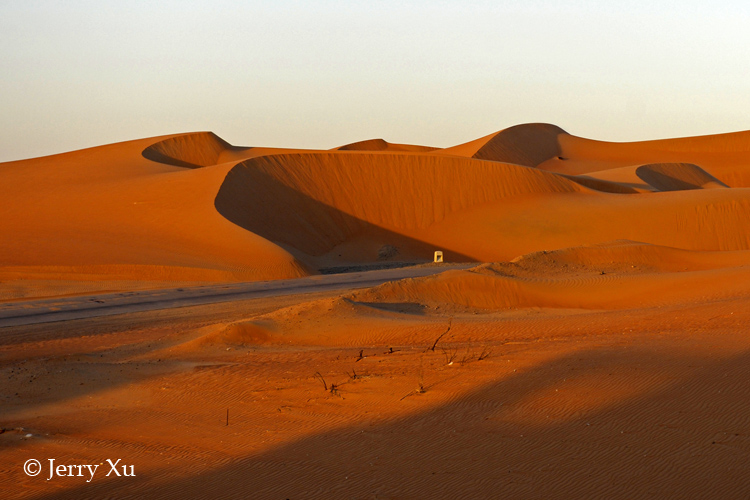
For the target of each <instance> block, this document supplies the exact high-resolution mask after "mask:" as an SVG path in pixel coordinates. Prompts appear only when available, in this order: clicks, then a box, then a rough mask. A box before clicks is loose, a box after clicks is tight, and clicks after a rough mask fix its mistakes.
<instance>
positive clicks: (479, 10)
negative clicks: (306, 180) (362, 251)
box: [0, 0, 750, 161]
mask: <svg viewBox="0 0 750 500" xmlns="http://www.w3.org/2000/svg"><path fill="white" fill-rule="evenodd" d="M709 4H710V5H709ZM749 21H750V3H749V2H745V1H722V0H717V1H714V2H706V1H703V0H701V1H696V0H683V1H671V0H664V1H659V2H654V1H653V0H650V1H640V0H638V1H636V0H618V1H615V2H609V1H606V0H599V1H593V0H592V1H589V0H578V1H567V2H563V1H552V0H526V1H503V0H495V1H471V0H460V1H459V0H455V1H453V0H450V1H448V0H446V1H439V0H431V1H427V0H425V1H409V0H398V1H392V0H382V1H377V0H370V1H368V2H359V1H355V0H348V1H334V0H320V1H315V0H308V1H289V0H273V1H239V0H212V1H189V0H182V1H159V0H149V1H140V0H129V1H128V2H120V1H117V2H115V1H107V0H96V1H82V0H68V1H65V2H60V1H37V0H0V68H1V70H0V161H10V160H17V159H22V158H30V157H37V156H44V155H49V154H55V153H61V152H65V151H71V150H75V149H81V148H86V147H92V146H97V145H102V144H108V143H112V142H119V141H125V140H131V139H139V138H144V137H151V136H158V135H164V134H171V133H179V132H191V131H200V130H211V131H213V132H215V133H216V134H218V135H219V136H221V137H222V138H224V139H225V140H227V141H229V142H230V143H232V144H235V145H238V146H272V147H295V148H316V149H328V148H332V147H336V146H340V145H343V144H347V143H350V142H355V141H359V140H364V139H371V138H377V137H381V138H383V139H385V140H387V141H389V142H397V143H411V144H423V145H429V146H438V147H447V146H451V145H455V144H460V143H463V142H467V141H470V140H472V139H476V138H478V137H481V136H484V135H487V134H490V133H492V132H495V131H498V130H501V129H504V128H507V127H510V126H513V125H517V124H520V123H529V122H546V123H553V124H555V125H558V126H560V127H562V128H563V129H565V130H566V131H568V132H569V133H571V134H574V135H578V136H582V137H588V138H592V139H600V140H608V141H632V140H647V139H658V138H665V137H681V136H690V135H703V134H712V133H723V132H733V131H739V130H748V129H750V53H749V52H750V30H749V29H747V26H749V25H750V23H749Z"/></svg>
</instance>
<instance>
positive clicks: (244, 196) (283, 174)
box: [216, 153, 586, 255]
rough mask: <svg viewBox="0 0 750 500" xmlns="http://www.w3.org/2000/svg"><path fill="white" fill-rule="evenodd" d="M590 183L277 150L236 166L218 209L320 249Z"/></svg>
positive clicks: (410, 231)
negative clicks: (369, 233)
mask: <svg viewBox="0 0 750 500" xmlns="http://www.w3.org/2000/svg"><path fill="white" fill-rule="evenodd" d="M585 189H586V188H583V187H581V186H580V185H578V184H576V183H574V182H572V181H570V180H568V179H565V178H563V177H560V176H557V175H554V174H549V173H546V172H541V171H538V170H534V169H529V168H525V167H520V166H516V165H508V164H502V163H496V162H482V161H476V160H468V159H459V158H447V157H438V156H429V155H396V154H375V153H356V154H355V153H348V154H347V153H317V154H295V155H274V156H266V157H262V158H255V159H252V160H248V161H246V162H244V163H241V164H239V165H237V166H236V167H234V168H233V169H232V170H231V171H230V172H229V173H228V174H227V177H226V179H225V181H224V183H223V184H222V186H221V189H220V190H219V193H218V195H217V197H216V208H217V210H218V211H219V213H221V214H222V215H224V216H225V217H226V218H227V219H229V220H230V221H232V222H234V223H235V224H237V225H239V226H242V227H244V228H246V229H248V230H249V231H252V232H253V233H256V234H259V235H262V236H263V237H264V238H266V239H269V240H271V241H275V242H280V243H284V244H286V245H289V246H291V247H294V248H295V249H297V250H300V251H302V252H304V253H306V254H308V255H320V254H322V253H325V252H327V251H328V250H330V249H331V248H333V247H334V246H336V245H338V244H340V243H342V242H344V241H346V240H347V239H349V238H352V237H354V236H355V235H357V234H359V233H361V232H363V231H366V230H368V229H371V228H373V227H378V228H384V229H387V230H388V231H391V232H392V233H395V234H400V235H403V236H406V237H413V235H414V231H415V230H418V229H425V228H428V227H429V226H431V225H432V224H433V223H435V222H437V221H440V220H442V219H444V218H445V217H446V215H448V214H450V213H454V212H459V211H461V210H463V209H466V208H469V207H472V206H476V205H481V204H486V203H488V202H493V201H497V200H500V199H503V198H508V197H514V196H519V195H528V194H532V193H535V194H540V193H563V192H566V193H574V192H583V191H584V190H585Z"/></svg>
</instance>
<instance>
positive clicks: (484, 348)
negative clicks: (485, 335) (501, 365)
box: [477, 345, 492, 361]
mask: <svg viewBox="0 0 750 500" xmlns="http://www.w3.org/2000/svg"><path fill="white" fill-rule="evenodd" d="M490 354H492V349H490V348H489V347H487V346H486V345H483V346H482V351H481V352H480V353H479V356H478V357H477V361H482V360H483V359H487V358H489V357H490Z"/></svg>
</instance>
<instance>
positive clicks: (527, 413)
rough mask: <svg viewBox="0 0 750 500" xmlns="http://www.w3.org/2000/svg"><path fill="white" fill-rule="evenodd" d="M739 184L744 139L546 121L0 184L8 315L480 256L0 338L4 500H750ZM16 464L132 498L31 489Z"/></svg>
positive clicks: (748, 161)
mask: <svg viewBox="0 0 750 500" xmlns="http://www.w3.org/2000/svg"><path fill="white" fill-rule="evenodd" d="M747 165H750V132H739V133H734V134H723V135H716V136H707V137H696V138H684V139H670V140H660V141H647V142H639V143H606V142H599V141H592V140H588V139H582V138H578V137H574V136H571V135H569V134H567V133H566V132H565V131H563V130H562V129H560V128H558V127H555V126H552V125H545V124H530V125H520V126H517V127H512V128H510V129H506V130H503V131H501V132H498V133H495V134H491V135H489V136H486V137H483V138H481V139H477V140H476V141H472V142H469V143H467V144H462V145H458V146H455V147H452V148H446V149H438V148H430V147H425V146H410V145H403V144H391V143H387V142H386V141H384V140H382V139H373V140H369V141H363V142H360V143H354V144H350V145H347V146H343V147H341V148H337V149H335V150H330V151H311V150H293V149H284V150H282V149H272V148H261V147H248V148H242V147H236V146H232V145H230V144H228V143H226V142H225V141H223V140H221V139H220V138H218V137H217V136H215V135H214V134H212V133H207V132H206V133H193V134H180V135H173V136H164V137H158V138H152V139H143V140H137V141H130V142H125V143H120V144H113V145H108V146H102V147H98V148H92V149H88V150H82V151H76V152H72V153H66V154H62V155H56V156H51V157H46V158H37V159H31V160H24V161H19V162H11V163H4V164H0V181H2V182H0V200H2V202H0V215H2V216H1V217H0V235H2V236H3V237H2V238H0V300H16V301H19V300H23V299H25V298H30V297H38V296H54V295H66V294H81V293H89V292H93V291H98V290H130V289H137V288H158V287H162V286H171V285H173V284H175V283H179V284H180V285H181V286H183V285H189V284H198V283H205V282H222V281H238V280H259V279H280V278H292V277H298V276H305V275H310V274H315V273H317V272H319V270H320V269H322V268H326V267H331V266H347V265H352V264H356V265H366V264H373V263H382V262H381V261H392V262H394V263H396V262H398V261H404V262H406V261H409V262H422V261H428V260H430V258H431V255H432V252H433V251H434V250H436V249H440V250H443V251H444V252H445V255H446V258H447V260H449V261H469V262H471V261H473V262H476V263H477V266H476V267H474V268H471V269H468V270H465V271H447V272H444V273H442V274H439V275H435V276H430V277H425V278H414V279H406V280H402V281H397V282H389V283H385V284H383V285H381V286H378V287H374V288H370V289H362V290H353V291H348V292H344V293H341V292H330V293H318V294H314V295H300V296H285V297H276V298H265V299H254V300H247V301H242V302H235V303H226V304H215V305H210V306H196V307H189V308H180V309H170V310H163V311H152V312H147V313H135V314H128V315H121V316H116V317H105V318H96V319H89V320H76V321H70V322H61V323H55V324H41V325H34V326H25V327H12V328H2V329H0V377H1V378H0V380H2V381H3V383H2V384H0V428H2V432H1V433H0V497H2V498H34V499H41V498H77V499H78V498H101V497H116V498H120V497H130V498H137V497H143V496H148V497H151V498H216V497H230V498H321V499H330V498H391V499H396V498H519V499H521V498H615V499H617V498H622V499H638V498H704V497H714V498H738V499H739V498H747V497H748V496H750V483H749V482H748V481H747V478H748V477H750V465H748V461H747V459H746V457H747V454H748V453H749V452H750V441H748V439H747V437H748V436H750V427H748V423H747V420H748V419H747V418H746V417H747V415H750V403H748V401H750V363H748V360H747V359H746V358H747V353H748V352H750V337H748V335H747V328H746V325H747V324H748V322H750V307H748V306H750V190H748V191H746V189H747V188H748V187H750V170H749V169H748V167H747ZM384 248H388V249H389V251H388V252H383V251H382V250H383V249H384ZM227 411H228V412H229V425H227ZM28 435H30V436H28ZM29 458H37V459H40V460H41V461H45V460H46V459H49V458H55V459H56V460H57V462H58V463H71V464H74V463H83V464H93V463H97V464H98V463H101V462H104V460H105V459H107V458H112V459H117V458H120V459H122V463H123V464H132V465H134V467H135V469H136V473H137V476H136V477H134V478H122V477H120V478H112V477H110V478H106V477H103V476H104V474H105V473H106V470H107V467H106V466H104V467H105V468H104V470H103V471H102V470H101V469H100V472H98V473H97V477H96V478H95V479H94V480H93V481H92V482H91V483H86V482H85V479H86V478H81V477H63V478H55V479H54V480H52V481H46V477H28V476H27V475H25V474H24V473H23V470H22V466H23V463H24V462H25V461H26V460H28V459H29ZM45 472H47V471H45Z"/></svg>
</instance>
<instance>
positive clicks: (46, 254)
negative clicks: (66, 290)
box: [0, 134, 307, 280]
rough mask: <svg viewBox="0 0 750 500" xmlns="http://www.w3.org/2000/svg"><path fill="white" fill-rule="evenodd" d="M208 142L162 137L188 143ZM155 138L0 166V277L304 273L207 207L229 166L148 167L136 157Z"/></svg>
mask: <svg viewBox="0 0 750 500" xmlns="http://www.w3.org/2000/svg"><path fill="white" fill-rule="evenodd" d="M211 137H212V136H211V135H206V134H196V136H195V137H187V138H185V137H184V136H177V137H176V138H172V139H171V140H173V141H177V142H191V141H192V142H193V143H194V145H195V143H198V144H203V142H205V141H206V140H209V141H210V140H211ZM168 140H169V139H168ZM154 142H155V141H154V140H153V139H151V140H140V141H131V142H126V143H120V144H113V145H109V146H102V147H99V148H92V149H87V150H82V151H77V152H73V153H66V154H63V155H59V156H53V157H48V158H38V159H33V160H26V161H20V162H12V163H6V164H3V165H0V178H1V179H2V182H0V198H2V200H3V202H2V217H0V234H2V235H4V237H3V238H1V239H0V265H1V266H2V268H3V269H2V271H0V272H5V273H12V274H13V275H14V276H15V275H17V274H18V272H19V271H20V272H22V273H25V274H26V275H28V276H32V275H41V276H43V277H45V278H47V279H49V278H54V277H55V276H60V277H64V278H65V279H70V278H71V275H72V274H74V275H78V276H81V277H82V278H83V279H97V277H99V278H100V277H102V276H108V277H116V278H118V279H150V280H158V279H166V280H175V279H176V280H180V279H197V280H225V279H270V278H279V277H294V276H299V275H301V274H305V273H306V272H307V271H305V269H304V266H302V265H301V264H300V263H299V262H297V261H296V260H295V259H294V258H293V257H292V256H291V255H290V254H289V253H288V252H286V251H284V250H283V249H281V248H279V247H278V246H277V245H275V244H273V243H271V242H269V241H267V240H265V239H263V238H261V237H259V236H257V235H255V234H253V233H250V232H248V231H245V230H243V229H242V228H239V227H237V226H236V225H234V224H232V223H230V222H229V221H227V220H226V219H225V218H224V217H222V216H221V215H219V214H218V213H217V212H216V210H215V209H214V207H213V201H214V198H215V196H216V192H217V191H218V189H219V186H220V185H221V183H222V182H223V180H224V177H225V176H226V172H227V171H228V169H229V168H231V164H230V165H227V166H215V167H206V168H182V167H176V166H172V165H166V164H164V163H161V162H154V161H151V160H148V159H147V158H145V157H144V156H143V155H142V154H141V152H142V151H143V150H144V149H147V148H148V147H150V146H151V145H152V144H153V143H154ZM217 143H218V142H217ZM193 149H194V150H195V151H193V152H194V153H195V154H194V155H192V156H184V155H183V156H181V157H182V158H183V159H185V158H188V159H192V160H193V161H197V158H199V157H200V155H199V154H198V152H200V151H202V149H201V147H194V148H193ZM203 158H204V159H205V158H208V154H207V153H206V154H204V155H203Z"/></svg>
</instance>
